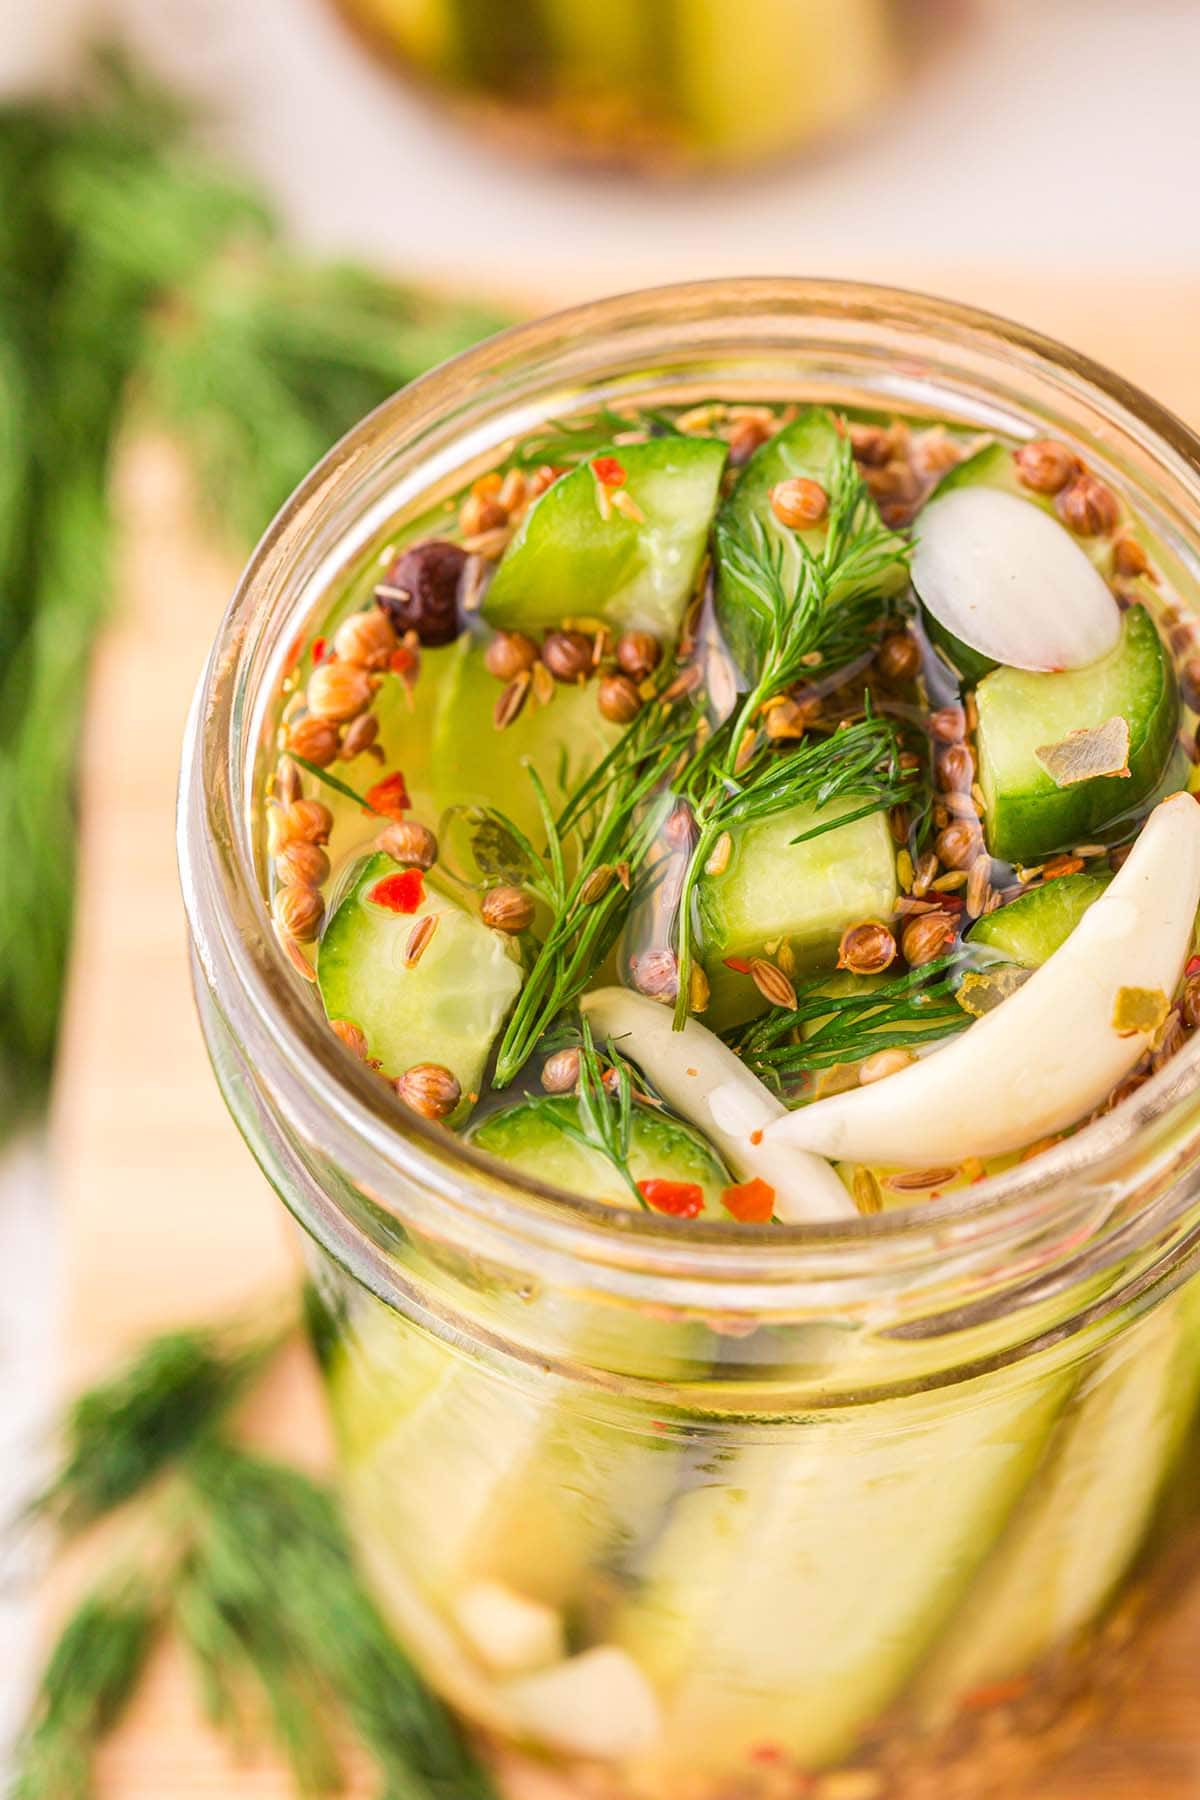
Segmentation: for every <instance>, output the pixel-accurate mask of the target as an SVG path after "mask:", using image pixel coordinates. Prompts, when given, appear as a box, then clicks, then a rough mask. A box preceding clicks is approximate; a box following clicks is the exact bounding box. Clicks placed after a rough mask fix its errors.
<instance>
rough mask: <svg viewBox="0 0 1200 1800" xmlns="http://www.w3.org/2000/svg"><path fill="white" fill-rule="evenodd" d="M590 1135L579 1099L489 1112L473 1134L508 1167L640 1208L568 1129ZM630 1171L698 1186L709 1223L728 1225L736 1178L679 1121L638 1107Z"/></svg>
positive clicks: (605, 1163) (607, 1164)
mask: <svg viewBox="0 0 1200 1800" xmlns="http://www.w3.org/2000/svg"><path fill="white" fill-rule="evenodd" d="M565 1127H570V1128H573V1130H574V1131H576V1132H580V1131H585V1130H586V1126H585V1122H584V1120H583V1118H582V1116H581V1111H580V1106H579V1102H578V1100H576V1099H575V1098H573V1097H572V1096H569V1095H563V1096H558V1097H555V1098H553V1099H551V1098H549V1097H547V1098H546V1099H544V1100H535V1101H523V1102H521V1103H519V1104H518V1105H516V1106H509V1107H505V1108H504V1110H503V1111H502V1112H494V1113H491V1114H490V1115H489V1116H488V1117H487V1118H486V1119H483V1120H482V1121H480V1123H478V1124H477V1125H476V1126H475V1127H474V1129H473V1130H472V1132H471V1142H472V1143H473V1144H475V1145H476V1147H477V1148H478V1149H480V1150H487V1151H488V1152H489V1153H490V1154H491V1155H492V1156H498V1157H499V1158H500V1159H501V1160H502V1161H503V1162H507V1163H511V1164H512V1165H513V1166H514V1168H518V1169H521V1170H523V1171H524V1172H525V1173H526V1174H529V1175H536V1176H537V1177H538V1178H539V1179H540V1180H542V1181H549V1182H552V1183H553V1184H554V1185H555V1186H556V1187H561V1188H565V1189H566V1191H567V1192H568V1193H572V1194H579V1195H580V1196H582V1197H583V1198H585V1199H589V1200H602V1201H605V1202H606V1203H607V1204H609V1205H612V1206H623V1207H636V1205H637V1202H636V1201H635V1200H634V1197H633V1195H632V1194H631V1193H630V1192H629V1189H628V1188H627V1187H626V1185H625V1183H624V1182H623V1181H622V1179H621V1176H620V1174H619V1173H618V1172H617V1170H616V1169H615V1168H614V1167H613V1164H612V1162H611V1161H610V1160H609V1158H608V1157H607V1156H606V1155H605V1154H604V1152H603V1151H602V1150H601V1149H599V1148H598V1147H597V1148H589V1147H588V1146H587V1145H585V1144H581V1143H580V1142H579V1141H578V1139H577V1138H576V1137H574V1136H572V1135H570V1133H569V1131H568V1129H565ZM629 1166H630V1169H631V1170H632V1173H633V1176H634V1179H635V1180H636V1181H644V1180H648V1179H651V1178H653V1177H656V1176H657V1177H661V1178H665V1179H667V1180H669V1181H687V1182H694V1183H695V1184H696V1185H697V1186H698V1187H700V1188H701V1190H702V1191H703V1194H704V1214H703V1216H704V1217H707V1218H725V1217H727V1214H726V1213H725V1211H724V1209H723V1208H722V1206H721V1193H722V1190H723V1189H724V1188H725V1187H727V1186H728V1185H729V1182H730V1180H731V1179H732V1178H731V1176H730V1175H729V1174H728V1173H727V1172H726V1170H725V1167H724V1165H723V1164H722V1163H721V1161H720V1159H719V1158H718V1157H717V1155H716V1153H715V1151H714V1150H713V1149H712V1147H711V1146H710V1145H709V1144H707V1143H706V1142H705V1141H704V1139H703V1138H702V1137H701V1136H700V1134H699V1132H697V1131H694V1130H693V1129H692V1127H691V1126H690V1125H685V1124H684V1123H683V1121H682V1120H680V1119H673V1118H671V1116H670V1115H669V1114H668V1113H665V1112H660V1111H659V1110H658V1109H657V1108H655V1107H650V1106H646V1105H642V1104H639V1105H635V1107H634V1111H633V1123H632V1128H631V1131H630V1144H629Z"/></svg>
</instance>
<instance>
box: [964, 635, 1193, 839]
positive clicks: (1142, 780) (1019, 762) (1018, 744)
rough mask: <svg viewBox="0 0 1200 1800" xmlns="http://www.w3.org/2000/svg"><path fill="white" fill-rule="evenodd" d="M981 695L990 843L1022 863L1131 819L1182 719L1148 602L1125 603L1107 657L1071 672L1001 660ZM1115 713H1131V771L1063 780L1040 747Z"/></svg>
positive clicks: (981, 775)
mask: <svg viewBox="0 0 1200 1800" xmlns="http://www.w3.org/2000/svg"><path fill="white" fill-rule="evenodd" d="M1068 702H1069V706H1068V704H1067V703H1068ZM976 704H977V706H978V709H979V727H978V733H977V740H976V741H977V748H978V752H979V780H980V784H981V786H982V789H983V794H984V801H985V809H984V825H985V829H986V833H987V841H988V848H989V850H990V851H991V853H992V855H993V856H998V857H1002V858H1004V860H1006V861H1007V862H1012V863H1025V864H1029V863H1035V862H1037V861H1039V860H1040V859H1041V858H1043V857H1045V856H1049V855H1051V854H1053V853H1054V852H1055V851H1059V850H1067V849H1070V848H1071V847H1072V846H1073V845H1075V844H1081V843H1085V842H1091V841H1093V840H1095V839H1096V838H1098V837H1099V838H1103V837H1104V835H1105V834H1111V833H1112V832H1113V831H1114V829H1115V828H1117V827H1119V826H1120V824H1121V823H1122V822H1123V821H1127V820H1129V819H1130V818H1131V817H1132V816H1133V815H1135V814H1136V813H1137V811H1138V809H1139V807H1140V806H1141V805H1142V804H1143V802H1144V801H1146V799H1147V798H1148V797H1149V796H1150V795H1151V794H1152V793H1153V792H1154V791H1155V789H1156V787H1157V785H1158V782H1159V780H1160V778H1161V776H1162V775H1163V772H1164V770H1165V769H1166V767H1167V765H1168V762H1169V761H1170V757H1171V751H1172V748H1173V746H1174V742H1175V733H1176V730H1177V728H1178V724H1179V691H1178V686H1177V683H1176V679H1175V673H1174V670H1173V668H1172V667H1171V662H1170V658H1169V657H1168V655H1167V652H1166V649H1165V648H1164V646H1163V643H1162V640H1161V638H1160V637H1159V635H1158V631H1157V629H1156V627H1155V625H1154V622H1153V620H1152V619H1151V617H1150V615H1149V613H1148V612H1147V611H1146V610H1145V608H1144V607H1141V606H1133V607H1130V608H1129V610H1128V611H1127V612H1126V613H1125V615H1124V618H1123V620H1122V627H1121V641H1120V643H1119V644H1118V645H1117V648H1116V649H1115V650H1114V651H1113V652H1112V653H1111V655H1110V656H1108V657H1104V658H1102V659H1101V661H1100V662H1098V663H1093V664H1092V665H1091V666H1090V667H1089V668H1087V669H1072V670H1069V671H1067V672H1066V673H1065V674H1061V675H1055V674H1048V675H1035V674H1029V673H1027V672H1025V671H1023V670H1018V669H997V670H996V671H995V673H994V674H991V675H989V676H988V677H987V678H986V679H985V680H984V681H981V682H980V684H979V687H978V689H977V690H976ZM1055 710H1057V716H1055ZM1114 713H1121V714H1123V715H1124V716H1125V717H1127V718H1128V719H1129V724H1130V747H1129V768H1130V774H1129V776H1128V777H1126V778H1122V777H1119V776H1097V777H1095V778H1093V779H1092V780H1091V781H1081V782H1079V783H1078V784H1076V785H1075V786H1073V787H1068V788H1058V787H1056V786H1055V785H1054V782H1053V781H1052V780H1051V778H1050V776H1049V775H1048V774H1047V773H1046V771H1045V770H1044V769H1043V768H1042V767H1041V765H1040V764H1039V763H1038V762H1037V760H1036V758H1035V756H1034V750H1035V748H1036V747H1037V746H1038V745H1039V744H1043V743H1052V742H1055V741H1057V740H1058V739H1059V738H1062V737H1063V736H1065V735H1066V733H1067V731H1070V730H1076V729H1078V728H1079V727H1081V726H1095V725H1100V724H1102V723H1103V722H1104V720H1105V719H1107V718H1111V717H1112V716H1114ZM998 765H999V766H998Z"/></svg>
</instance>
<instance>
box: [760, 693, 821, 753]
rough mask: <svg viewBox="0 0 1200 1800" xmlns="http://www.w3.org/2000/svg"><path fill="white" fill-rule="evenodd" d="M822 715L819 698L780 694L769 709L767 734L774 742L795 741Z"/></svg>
mask: <svg viewBox="0 0 1200 1800" xmlns="http://www.w3.org/2000/svg"><path fill="white" fill-rule="evenodd" d="M820 716H821V702H820V700H819V699H812V700H797V699H795V698H794V697H793V696H792V695H791V694H780V695H779V697H778V698H777V699H776V700H775V701H774V703H773V704H772V705H771V706H770V707H768V709H767V714H766V725H767V736H768V737H769V738H770V740H771V742H772V743H795V742H796V741H798V740H799V739H800V738H802V737H803V736H804V734H805V732H806V731H807V730H808V728H809V726H810V725H812V724H813V722H814V721H815V720H816V719H818V718H820Z"/></svg>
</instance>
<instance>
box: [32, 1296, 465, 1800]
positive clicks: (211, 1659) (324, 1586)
mask: <svg viewBox="0 0 1200 1800" xmlns="http://www.w3.org/2000/svg"><path fill="white" fill-rule="evenodd" d="M282 1341H283V1338H282V1334H275V1335H272V1334H271V1333H269V1332H261V1333H259V1334H257V1335H255V1336H254V1337H251V1336H250V1335H249V1334H248V1333H247V1332H246V1331H245V1330H244V1329H237V1330H232V1331H231V1330H224V1331H221V1330H215V1329H210V1330H196V1331H192V1332H172V1333H169V1334H168V1335H166V1336H165V1337H162V1338H158V1339H155V1340H153V1341H152V1342H151V1343H149V1344H147V1345H146V1346H145V1348H144V1349H143V1350H142V1351H141V1352H139V1354H138V1355H137V1356H135V1357H134V1359H133V1360H132V1361H131V1363H130V1364H129V1365H128V1367H127V1368H126V1369H125V1370H124V1371H122V1372H120V1373H119V1374H117V1375H116V1376H114V1377H112V1378H111V1379H110V1380H108V1381H107V1382H105V1383H103V1384H102V1385H101V1386H100V1387H98V1388H96V1389H93V1390H92V1391H91V1392H90V1393H88V1394H85V1395H83V1396H81V1397H80V1399H79V1400H77V1401H76V1403H75V1405H74V1406H73V1407H72V1408H71V1410H70V1413H69V1414H68V1417H67V1420H66V1421H65V1423H64V1429H63V1438H64V1442H65V1453H64V1463H63V1468H62V1470H61V1472H60V1474H59V1475H58V1476H57V1477H56V1479H55V1480H54V1481H53V1482H52V1483H51V1485H50V1487H49V1489H48V1490H47V1495H46V1497H45V1499H44V1500H43V1502H42V1503H41V1506H40V1509H39V1510H40V1512H41V1513H42V1515H43V1516H45V1517H48V1518H50V1519H51V1520H53V1521H54V1522H55V1523H56V1524H57V1525H59V1526H61V1527H64V1528H66V1529H69V1530H74V1529H76V1528H77V1527H79V1526H81V1525H85V1524H87V1523H89V1522H91V1521H92V1520H93V1519H97V1518H99V1517H101V1516H102V1515H107V1514H110V1513H113V1512H116V1511H117V1510H118V1509H122V1512H121V1516H122V1517H124V1516H126V1515H128V1514H132V1516H133V1518H134V1520H135V1521H136V1522H137V1523H138V1524H139V1525H140V1527H141V1530H140V1532H139V1533H135V1534H131V1541H133V1542H137V1543H140V1544H141V1545H142V1546H143V1549H142V1552H141V1555H140V1558H138V1559H135V1560H131V1561H130V1563H129V1566H128V1567H127V1568H126V1569H124V1570H123V1571H122V1573H121V1574H120V1575H119V1576H117V1577H114V1578H110V1579H109V1580H108V1581H106V1582H105V1583H104V1584H102V1586H101V1587H99V1588H97V1589H96V1591H95V1592H94V1593H92V1594H90V1595H89V1596H88V1597H87V1598H86V1599H85V1600H84V1601H83V1603H82V1604H81V1605H80V1606H79V1608H78V1609H77V1611H76V1612H75V1614H74V1616H73V1617H72V1618H71V1619H70V1621H69V1622H68V1624H67V1626H66V1627H65V1629H64V1631H63V1633H62V1636H61V1637H60V1639H59V1642H58V1644H57V1646H56V1648H55V1649H54V1651H53V1653H52V1654H51V1657H50V1659H49V1661H48V1663H47V1666H46V1669H45V1671H44V1674H43V1676H42V1680H41V1684H40V1688H39V1692H38V1695H37V1698H36V1700H35V1703H34V1707H33V1710H32V1713H31V1716H30V1719H29V1722H28V1725H27V1727H26V1729H25V1731H24V1733H23V1734H22V1737H21V1739H20V1741H19V1743H18V1745H17V1749H16V1754H15V1759H14V1774H13V1782H12V1787H11V1789H10V1790H9V1791H10V1793H11V1796H12V1800H91V1793H92V1787H91V1761H92V1756H93V1753H94V1751H95V1749H96V1748H97V1746H98V1744H99V1742H100V1741H101V1739H102V1738H103V1737H104V1735H105V1733H106V1732H107V1731H108V1730H109V1729H110V1728H111V1727H112V1725H114V1724H115V1723H116V1721H117V1719H118V1717H119V1716H120V1714H121V1711H122V1709H123V1707H124V1705H125V1703H126V1702H127V1700H128V1699H129V1697H130V1695H131V1694H132V1692H133V1690H134V1687H135V1685H136V1682H137V1680H138V1677H139V1675H140V1674H141V1671H142V1668H143V1666H144V1663H145V1658H146V1653H147V1650H148V1649H149V1647H150V1644H151V1641H152V1639H153V1637H154V1635H155V1633H156V1631H157V1630H158V1629H159V1628H160V1627H164V1628H165V1627H171V1628H173V1629H174V1630H175V1632H176V1633H177V1634H178V1636H179V1638H180V1639H181V1641H182V1642H183V1644H184V1646H185V1648H186V1650H187V1652H188V1655H189V1658H190V1660H191V1663H192V1666H193V1669H194V1672H195V1675H196V1679H197V1684H198V1687H199V1691H200V1696H201V1699H202V1701H203V1704H204V1707H205V1710H206V1712H207V1714H208V1716H209V1718H210V1719H211V1720H212V1722H213V1724H214V1725H216V1726H217V1727H219V1728H220V1729H222V1730H224V1731H226V1732H228V1733H229V1734H230V1735H231V1736H233V1738H234V1739H235V1741H236V1742H237V1743H238V1744H239V1747H243V1748H244V1746H245V1743H246V1741H247V1739H248V1738H250V1737H251V1736H252V1735H253V1733H252V1730H251V1722H252V1721H253V1720H254V1719H256V1718H257V1717H260V1716H262V1715H263V1714H265V1716H266V1718H267V1720H268V1721H269V1724H270V1728H271V1731H272V1735H273V1736H274V1738H275V1740H276V1742H277V1744H278V1746H279V1748H280V1749H281V1751H282V1752H283V1753H284V1755H285V1756H286V1757H287V1760H288V1762H289V1764H290V1766H291V1770H292V1775H293V1779H294V1782H295V1785H296V1790H297V1792H298V1793H300V1794H305V1795H307V1794H324V1793H332V1792H337V1791H340V1789H341V1785H342V1784H341V1774H340V1767H339V1761H340V1759H339V1755H338V1753H337V1751H336V1750H335V1748H334V1746H335V1745H338V1744H340V1743H343V1742H345V1741H346V1739H347V1736H348V1735H352V1736H353V1737H355V1738H357V1740H358V1741H359V1743H360V1744H361V1745H362V1746H363V1747H364V1748H365V1749H366V1750H367V1751H368V1752H369V1753H370V1755H371V1757H372V1759H373V1761H374V1763H375V1765H376V1768H377V1771H378V1775H379V1779H380V1784H381V1785H380V1792H381V1794H382V1795H383V1796H384V1797H385V1800H494V1790H493V1788H492V1785H491V1783H490V1781H489V1779H488V1777H487V1775H486V1774H485V1773H484V1771H483V1770H482V1769H481V1768H480V1766H479V1765H478V1763H477V1762H476V1761H475V1759H474V1758H473V1757H472V1755H471V1753H470V1751H469V1749H468V1748H467V1746H466V1744H465V1742H464V1740H463V1739H462V1738H461V1736H460V1735H459V1733H458V1731H457V1729H456V1728H455V1726H454V1724H453V1721H452V1720H451V1718H450V1715H449V1714H448V1713H447V1711H446V1709H445V1708H444V1707H443V1706H442V1704H441V1702H440V1701H439V1700H437V1699H436V1698H435V1697H434V1696H433V1695H432V1694H431V1693H430V1692H429V1690H428V1689H427V1688H426V1687H425V1685H424V1683H423V1682H422V1681H421V1679H420V1677H419V1676H418V1675H417V1673H416V1671H415V1669H414V1668H413V1666H412V1664H411V1663H410V1661H409V1659H408V1658H407V1656H406V1655H405V1654H404V1652H403V1651H402V1650H401V1649H400V1647H399V1646H398V1645H397V1644H396V1642H395V1641H394V1640H393V1638H392V1637H391V1635H390V1633H389V1632H388V1630H387V1627H386V1625H385V1624H384V1622H383V1619H382V1618H381V1616H380V1614H379V1612H378V1611H377V1609H376V1607H375V1605H374V1603H373V1601H372V1600H371V1599H370V1598H369V1596H368V1595H367V1593H366V1591H365V1589H364V1588H363V1586H362V1584H361V1581H360V1579H359V1576H358V1573H357V1570H356V1568H355V1564H354V1560H353V1557H352V1554H351V1551H350V1546H349V1542H348V1540H347V1537H346V1533H345V1528H344V1526H343V1524H342V1521H341V1517H340V1514H339V1512H338V1508H337V1504H336V1501H335V1500H334V1498H333V1496H332V1495H331V1494H330V1493H329V1492H328V1491H327V1490H326V1489H325V1488H324V1487H322V1486H321V1485H320V1484H319V1483H317V1482H314V1481H313V1480H311V1479H310V1478H309V1477H308V1476H307V1475H304V1474H301V1473H300V1472H299V1471H298V1470H295V1469H291V1468H288V1467H286V1466H284V1465H283V1464H281V1463H278V1462H274V1461H271V1460H269V1459H266V1458H263V1457H261V1456H258V1455H256V1454H255V1453H254V1452H252V1451H251V1450H248V1449H246V1448H244V1447H243V1446H241V1445H237V1444H234V1443H233V1442H231V1441H229V1440H228V1439H226V1438H225V1437H224V1436H222V1435H221V1431H220V1429H219V1428H220V1423H221V1420H222V1417H223V1414H224V1413H225V1411H226V1409H227V1408H228V1406H229V1405H230V1404H231V1402H232V1401H233V1400H235V1399H236V1398H238V1397H239V1396H240V1395H241V1394H243V1393H244V1392H245V1391H246V1389H247V1388H248V1386H249V1385H250V1383H251V1382H252V1381H253V1379H254V1378H255V1376H256V1375H257V1374H258V1373H259V1372H261V1370H262V1369H263V1368H264V1367H265V1366H266V1361H267V1356H268V1352H269V1349H270V1348H271V1347H272V1346H275V1345H278V1344H279V1343H281V1342H282ZM106 1430H107V1431H108V1432H109V1433H110V1434H111V1436H112V1438H113V1440H114V1446H113V1447H112V1448H111V1449H109V1448H106V1446H105V1445H104V1443H103V1441H102V1440H103V1434H104V1433H105V1431H106ZM248 1700H250V1701H252V1702H254V1701H256V1702H257V1704H254V1703H251V1704H247V1702H248Z"/></svg>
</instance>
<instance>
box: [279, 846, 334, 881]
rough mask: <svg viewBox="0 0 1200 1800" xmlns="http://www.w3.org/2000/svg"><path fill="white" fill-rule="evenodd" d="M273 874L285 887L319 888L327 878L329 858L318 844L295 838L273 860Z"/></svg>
mask: <svg viewBox="0 0 1200 1800" xmlns="http://www.w3.org/2000/svg"><path fill="white" fill-rule="evenodd" d="M275 874H276V875H277V877H278V878H279V880H280V882H282V883H283V885H284V886H285V887H296V886H299V887H320V886H321V884H322V882H324V881H327V880H328V878H329V858H328V857H327V856H326V854H325V852H324V850H322V849H321V847H320V845H319V844H306V843H305V842H304V840H303V839H302V838H296V839H295V840H294V841H293V842H292V843H290V844H285V845H284V847H283V849H282V850H281V851H280V852H279V855H278V856H277V857H276V858H275Z"/></svg>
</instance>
